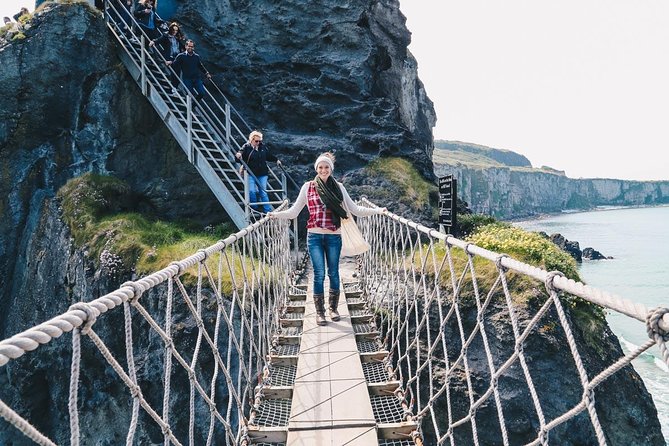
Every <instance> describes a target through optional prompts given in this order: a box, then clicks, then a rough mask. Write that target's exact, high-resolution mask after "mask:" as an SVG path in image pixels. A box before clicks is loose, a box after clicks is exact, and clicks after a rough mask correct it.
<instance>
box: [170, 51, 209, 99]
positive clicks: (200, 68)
mask: <svg viewBox="0 0 669 446" xmlns="http://www.w3.org/2000/svg"><path fill="white" fill-rule="evenodd" d="M167 65H171V66H172V68H173V69H174V71H175V72H176V73H177V75H179V74H181V80H182V81H183V82H184V85H186V87H188V89H189V90H190V91H191V93H193V94H194V95H195V96H196V97H198V99H199V98H203V97H204V93H205V92H204V83H203V82H202V74H204V75H205V76H207V79H211V74H209V72H208V71H207V69H206V68H205V67H204V65H202V61H201V60H200V56H199V55H198V54H197V53H196V52H195V42H193V41H192V40H187V41H186V51H184V52H183V53H179V54H178V55H177V57H175V58H174V62H169V61H168V62H167Z"/></svg>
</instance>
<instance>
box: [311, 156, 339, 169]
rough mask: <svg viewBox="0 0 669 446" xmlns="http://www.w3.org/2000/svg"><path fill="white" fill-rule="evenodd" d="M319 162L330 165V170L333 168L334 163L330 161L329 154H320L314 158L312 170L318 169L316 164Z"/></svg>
mask: <svg viewBox="0 0 669 446" xmlns="http://www.w3.org/2000/svg"><path fill="white" fill-rule="evenodd" d="M320 163H326V164H327V165H328V166H330V172H332V171H333V170H334V163H333V162H332V159H331V158H330V157H329V156H325V155H321V156H319V157H318V158H317V159H316V162H315V163H314V170H316V171H318V165H319V164H320Z"/></svg>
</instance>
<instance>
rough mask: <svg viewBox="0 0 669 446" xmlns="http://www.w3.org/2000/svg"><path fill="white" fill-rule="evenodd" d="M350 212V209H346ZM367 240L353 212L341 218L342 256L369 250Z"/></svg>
mask: <svg viewBox="0 0 669 446" xmlns="http://www.w3.org/2000/svg"><path fill="white" fill-rule="evenodd" d="M346 211H347V212H348V209H346ZM369 248H370V246H369V243H367V240H365V238H364V237H363V236H362V234H361V233H360V229H358V225H357V224H356V223H355V220H353V214H351V213H350V212H348V218H342V219H341V256H342V257H353V256H357V255H360V254H363V253H365V252H367V251H368V250H369Z"/></svg>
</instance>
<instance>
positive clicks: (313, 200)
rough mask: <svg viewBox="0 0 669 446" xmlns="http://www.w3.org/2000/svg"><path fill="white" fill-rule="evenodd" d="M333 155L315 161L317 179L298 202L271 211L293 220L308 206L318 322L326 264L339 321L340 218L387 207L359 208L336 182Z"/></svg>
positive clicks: (321, 322) (332, 313) (333, 313)
mask: <svg viewBox="0 0 669 446" xmlns="http://www.w3.org/2000/svg"><path fill="white" fill-rule="evenodd" d="M334 160H335V159H334V155H332V154H331V153H329V152H326V153H324V154H322V155H321V156H319V157H318V159H317V160H316V162H315V163H314V168H315V169H316V173H317V175H316V178H314V179H313V180H311V181H307V182H306V183H304V185H303V186H302V189H300V194H299V195H298V196H297V199H296V200H295V203H294V204H293V205H292V206H291V207H290V208H289V209H287V210H285V211H281V212H270V213H269V216H270V218H280V219H293V218H295V217H297V216H298V215H299V213H300V211H301V210H302V209H303V208H304V206H307V208H308V209H309V220H308V221H307V247H308V249H309V257H311V264H312V265H313V268H314V290H313V293H314V303H315V305H316V314H317V318H316V321H317V323H318V325H325V324H326V323H327V322H326V321H325V294H324V293H325V290H324V287H323V283H324V281H325V267H326V264H327V274H328V278H329V279H330V292H329V302H328V307H329V313H330V318H331V319H332V320H333V321H338V320H339V313H338V311H337V306H338V305H339V291H340V289H339V288H340V282H339V256H340V254H341V219H342V218H352V217H350V216H349V215H348V213H347V212H346V210H347V209H348V211H349V212H351V213H352V214H353V215H357V216H359V217H365V216H369V215H376V214H380V213H382V212H383V211H384V210H385V208H365V207H360V206H358V205H357V204H355V202H354V201H353V200H352V199H351V197H350V196H349V194H348V192H346V188H345V187H344V185H343V184H341V183H339V182H338V181H335V179H334V177H333V176H332V171H333V170H334Z"/></svg>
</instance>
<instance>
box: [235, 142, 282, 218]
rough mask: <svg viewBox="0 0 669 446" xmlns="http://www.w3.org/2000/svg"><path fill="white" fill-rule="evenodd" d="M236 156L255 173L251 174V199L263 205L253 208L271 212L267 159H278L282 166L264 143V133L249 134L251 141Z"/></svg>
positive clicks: (252, 201)
mask: <svg viewBox="0 0 669 446" xmlns="http://www.w3.org/2000/svg"><path fill="white" fill-rule="evenodd" d="M235 156H236V157H237V160H238V162H239V161H244V162H245V163H246V165H247V166H249V169H250V170H251V172H250V173H252V174H253V176H251V175H249V201H250V202H251V203H262V205H254V206H253V210H255V211H258V212H265V213H267V212H270V211H271V210H272V206H270V205H269V203H268V202H269V197H268V196H267V178H268V176H269V168H268V167H267V161H276V164H277V165H278V166H281V160H279V159H278V158H277V157H276V156H274V155H273V154H272V153H271V152H270V151H269V149H267V147H266V146H265V145H264V144H263V143H262V133H260V132H259V131H257V130H254V131H252V132H251V133H250V134H249V141H248V142H247V143H245V144H244V145H243V146H242V148H241V149H240V151H239V152H237V153H236V155H235ZM242 169H243V167H242ZM260 206H262V211H260Z"/></svg>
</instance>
